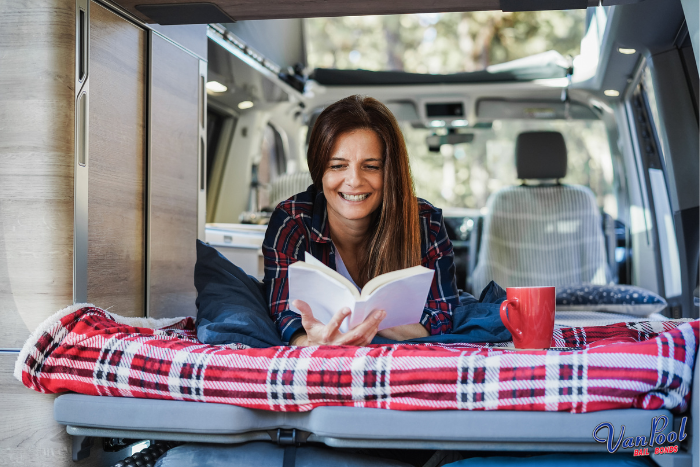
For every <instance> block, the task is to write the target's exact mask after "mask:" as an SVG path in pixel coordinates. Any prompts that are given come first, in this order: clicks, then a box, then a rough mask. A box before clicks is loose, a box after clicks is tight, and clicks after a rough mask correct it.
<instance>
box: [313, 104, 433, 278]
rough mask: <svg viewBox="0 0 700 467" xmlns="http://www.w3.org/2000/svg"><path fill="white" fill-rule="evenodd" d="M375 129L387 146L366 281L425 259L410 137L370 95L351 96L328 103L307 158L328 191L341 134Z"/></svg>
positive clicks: (364, 266) (364, 263) (364, 264)
mask: <svg viewBox="0 0 700 467" xmlns="http://www.w3.org/2000/svg"><path fill="white" fill-rule="evenodd" d="M360 129H368V130H372V131H374V132H375V133H376V134H377V136H379V139H380V140H381V141H382V144H383V146H384V196H383V201H382V205H381V207H380V208H379V209H378V210H377V211H378V212H376V213H375V217H374V222H373V224H372V226H373V227H372V231H370V233H369V238H370V240H369V248H367V249H365V250H363V251H364V252H365V257H364V258H358V260H359V261H358V263H359V265H360V271H361V274H362V276H363V277H362V278H361V279H360V281H361V282H363V283H366V282H367V281H368V280H370V279H372V278H374V277H376V276H378V275H380V274H384V273H385V272H390V271H396V270H398V269H404V268H408V267H411V266H417V265H419V264H421V251H420V246H421V245H420V242H421V240H420V225H419V219H418V216H419V212H418V202H417V199H416V196H415V193H414V191H413V178H412V177H411V168H410V166H409V163H408V151H407V150H406V142H405V141H404V139H403V134H402V133H401V129H400V128H399V124H398V123H397V121H396V118H394V115H393V114H392V113H391V111H390V110H389V109H388V108H387V107H386V106H385V105H384V104H382V103H381V102H379V101H378V100H376V99H373V98H371V97H365V96H359V95H355V96H349V97H346V98H345V99H341V100H339V101H338V102H336V103H334V104H332V105H330V106H328V107H326V109H325V110H324V111H323V112H322V113H321V115H319V117H318V119H316V123H315V125H314V127H313V129H312V130H311V136H310V139H309V152H308V156H307V158H308V162H309V171H310V172H311V178H312V179H313V182H314V185H315V186H316V188H317V189H318V190H321V191H322V190H323V183H322V180H323V174H324V173H325V172H326V169H327V168H328V161H329V160H330V158H331V154H332V152H333V147H334V146H335V143H336V141H337V140H338V137H339V136H340V135H342V134H345V133H349V132H352V131H355V130H360Z"/></svg>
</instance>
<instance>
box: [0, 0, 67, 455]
mask: <svg viewBox="0 0 700 467" xmlns="http://www.w3.org/2000/svg"><path fill="white" fill-rule="evenodd" d="M0 11H3V12H4V14H2V15H0V57H2V59H1V63H0V320H1V321H2V323H3V325H2V326H0V348H17V347H20V346H21V345H22V344H23V343H24V341H25V340H26V338H27V337H28V336H29V333H30V330H33V329H34V328H35V327H36V326H37V325H38V324H39V323H41V322H42V321H43V320H44V319H46V318H47V317H48V316H50V315H52V314H53V313H55V312H56V311H57V310H59V309H61V308H63V307H65V306H66V305H69V304H70V303H72V301H73V158H74V152H73V151H74V150H73V144H74V133H73V126H74V85H73V80H74V69H75V61H74V60H75V58H74V48H75V2H65V1H58V0H32V1H29V0H25V1H19V2H18V1H10V0H0ZM3 446H5V445H4V442H3V441H2V439H0V449H2V447H3Z"/></svg>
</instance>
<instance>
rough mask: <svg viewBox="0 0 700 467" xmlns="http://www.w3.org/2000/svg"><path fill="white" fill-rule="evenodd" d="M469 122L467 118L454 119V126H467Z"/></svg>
mask: <svg viewBox="0 0 700 467" xmlns="http://www.w3.org/2000/svg"><path fill="white" fill-rule="evenodd" d="M467 125H469V122H467V121H466V120H452V126H467Z"/></svg>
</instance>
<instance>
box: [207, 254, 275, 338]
mask: <svg viewBox="0 0 700 467" xmlns="http://www.w3.org/2000/svg"><path fill="white" fill-rule="evenodd" d="M194 286H195V287H196V288H197V301H196V304H197V321H196V326H197V339H199V340H200V341H201V342H204V343H205V344H213V345H223V344H234V343H237V344H245V345H247V346H249V347H254V348H265V347H275V346H279V345H283V344H282V341H281V340H280V336H279V334H278V333H277V328H276V326H275V323H274V322H273V321H272V318H271V317H270V313H269V312H268V308H267V301H266V300H265V295H264V290H265V288H264V286H263V284H262V283H260V282H259V281H258V280H257V279H256V278H254V277H251V276H248V275H247V274H246V273H245V272H244V271H243V270H242V269H241V268H239V267H238V266H236V265H234V264H233V263H232V262H230V261H229V260H227V259H226V258H225V257H224V256H223V255H222V254H221V253H219V252H218V251H217V250H216V249H215V248H213V247H211V246H209V245H207V244H205V243H202V242H201V241H200V240H197V264H196V265H195V267H194Z"/></svg>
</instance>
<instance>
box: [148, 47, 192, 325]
mask: <svg viewBox="0 0 700 467" xmlns="http://www.w3.org/2000/svg"><path fill="white" fill-rule="evenodd" d="M152 51H153V52H152V54H153V57H152V63H151V73H152V75H151V82H152V88H151V167H150V177H151V178H150V310H149V315H150V316H151V317H156V318H162V317H166V316H184V315H194V314H196V307H195V303H194V301H195V299H196V297H197V291H196V290H195V288H194V264H195V262H196V259H197V258H196V249H195V245H196V244H195V242H196V240H197V164H198V160H197V154H198V136H199V127H198V115H199V114H198V105H199V60H198V59H197V58H196V57H193V56H192V55H190V54H188V53H187V52H185V51H183V50H182V49H180V48H178V47H176V46H174V45H173V44H171V43H169V42H167V41H166V40H164V39H162V38H161V37H158V36H157V35H154V36H153V44H152Z"/></svg>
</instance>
